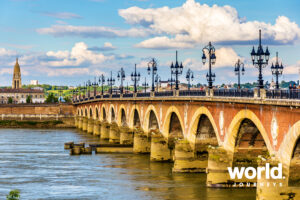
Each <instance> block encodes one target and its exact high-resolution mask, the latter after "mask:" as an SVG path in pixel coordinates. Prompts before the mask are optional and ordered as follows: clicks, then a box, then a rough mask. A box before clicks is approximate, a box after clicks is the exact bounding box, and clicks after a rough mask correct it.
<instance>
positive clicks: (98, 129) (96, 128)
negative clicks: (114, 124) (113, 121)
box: [93, 119, 100, 135]
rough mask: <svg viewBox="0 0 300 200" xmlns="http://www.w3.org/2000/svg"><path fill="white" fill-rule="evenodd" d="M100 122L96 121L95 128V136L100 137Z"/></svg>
mask: <svg viewBox="0 0 300 200" xmlns="http://www.w3.org/2000/svg"><path fill="white" fill-rule="evenodd" d="M99 124H100V122H99V120H97V119H95V120H94V127H93V135H100V125H99Z"/></svg>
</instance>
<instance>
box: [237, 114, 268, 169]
mask: <svg viewBox="0 0 300 200" xmlns="http://www.w3.org/2000/svg"><path fill="white" fill-rule="evenodd" d="M259 155H261V156H263V157H265V158H268V157H269V152H268V149H267V146H266V143H265V141H264V139H263V137H262V135H261V133H260V131H259V130H258V128H257V127H256V125H255V124H254V123H253V122H252V121H251V120H250V119H244V120H242V122H241V124H240V126H239V129H238V133H237V137H236V139H235V150H234V156H233V165H234V166H251V167H257V165H258V164H257V157H258V156H259Z"/></svg>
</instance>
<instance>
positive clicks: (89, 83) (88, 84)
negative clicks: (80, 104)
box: [86, 80, 92, 98]
mask: <svg viewBox="0 0 300 200" xmlns="http://www.w3.org/2000/svg"><path fill="white" fill-rule="evenodd" d="M91 86H92V83H91V81H90V80H88V81H87V82H86V87H87V92H88V98H90V95H91V94H90V89H91V88H90V87H91Z"/></svg>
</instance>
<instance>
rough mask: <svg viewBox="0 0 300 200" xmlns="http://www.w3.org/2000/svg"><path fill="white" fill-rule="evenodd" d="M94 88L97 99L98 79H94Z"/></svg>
mask: <svg viewBox="0 0 300 200" xmlns="http://www.w3.org/2000/svg"><path fill="white" fill-rule="evenodd" d="M92 86H93V88H94V97H96V94H97V86H98V83H97V80H96V77H95V78H94V82H93V83H92Z"/></svg>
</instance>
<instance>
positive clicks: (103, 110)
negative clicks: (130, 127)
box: [100, 104, 107, 121]
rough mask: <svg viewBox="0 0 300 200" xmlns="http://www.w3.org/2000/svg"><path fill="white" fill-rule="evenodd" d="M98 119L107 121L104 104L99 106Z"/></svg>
mask: <svg viewBox="0 0 300 200" xmlns="http://www.w3.org/2000/svg"><path fill="white" fill-rule="evenodd" d="M100 113H101V114H100V120H101V121H107V113H106V106H105V104H102V106H101V112H100Z"/></svg>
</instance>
